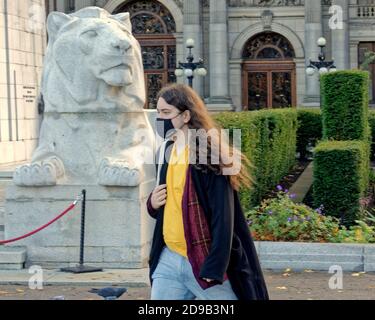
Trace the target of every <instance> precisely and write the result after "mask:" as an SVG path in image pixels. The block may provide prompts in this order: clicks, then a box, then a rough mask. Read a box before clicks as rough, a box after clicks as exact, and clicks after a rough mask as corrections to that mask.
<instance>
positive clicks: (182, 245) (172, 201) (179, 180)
mask: <svg viewBox="0 0 375 320" xmlns="http://www.w3.org/2000/svg"><path fill="white" fill-rule="evenodd" d="M188 160H189V147H188V145H186V146H185V149H184V150H183V151H180V154H179V155H177V153H176V146H175V145H173V148H172V152H171V156H170V160H169V163H168V170H167V178H166V184H167V201H166V203H165V207H164V222H163V236H164V241H165V243H166V245H167V247H168V248H169V249H171V250H172V251H175V252H177V253H179V254H180V255H182V256H185V257H187V247H186V239H185V234H184V226H183V221H182V194H183V192H184V187H185V179H186V171H187V169H188V166H189V161H188Z"/></svg>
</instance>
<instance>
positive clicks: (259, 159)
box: [214, 108, 298, 210]
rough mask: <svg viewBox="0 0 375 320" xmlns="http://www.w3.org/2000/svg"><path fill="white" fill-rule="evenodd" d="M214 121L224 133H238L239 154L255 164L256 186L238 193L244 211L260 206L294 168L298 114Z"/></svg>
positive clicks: (233, 115)
mask: <svg viewBox="0 0 375 320" xmlns="http://www.w3.org/2000/svg"><path fill="white" fill-rule="evenodd" d="M214 119H215V120H216V121H217V123H218V124H220V125H221V126H222V127H224V128H226V129H230V130H233V129H241V150H242V152H243V153H244V154H245V155H246V156H247V157H248V158H249V159H250V160H251V162H252V163H253V164H254V166H255V167H254V171H253V172H251V174H252V176H253V177H254V179H255V180H256V185H255V186H254V187H253V188H252V189H251V190H248V189H245V188H244V189H241V190H240V198H241V203H242V205H243V207H244V209H245V210H248V209H250V208H251V207H253V206H254V205H257V204H259V202H260V201H261V200H262V198H263V196H264V195H265V193H267V192H268V191H269V190H270V188H273V187H274V186H275V185H276V184H277V183H278V182H279V181H280V179H281V178H282V177H284V176H285V175H286V174H287V173H288V172H289V170H290V168H291V167H292V166H293V165H294V164H295V161H296V160H295V154H296V133H297V126H298V120H297V111H296V110H295V109H291V108H289V109H272V110H260V111H252V112H246V111H245V112H224V113H219V114H215V115H214Z"/></svg>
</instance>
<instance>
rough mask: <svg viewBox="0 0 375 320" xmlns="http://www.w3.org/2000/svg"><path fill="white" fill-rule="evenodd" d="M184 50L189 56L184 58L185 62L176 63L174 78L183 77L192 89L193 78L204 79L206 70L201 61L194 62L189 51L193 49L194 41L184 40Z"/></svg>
mask: <svg viewBox="0 0 375 320" xmlns="http://www.w3.org/2000/svg"><path fill="white" fill-rule="evenodd" d="M186 48H188V49H189V54H188V56H187V58H186V60H187V62H180V61H179V62H178V68H177V69H176V70H175V72H174V74H175V75H176V77H183V76H184V75H185V77H186V78H188V80H189V86H190V87H193V79H194V76H201V77H205V76H206V75H207V70H206V68H205V67H204V65H203V59H199V60H198V62H194V56H193V54H192V52H191V50H192V49H193V48H194V39H191V38H189V39H187V40H186Z"/></svg>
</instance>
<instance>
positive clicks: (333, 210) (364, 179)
mask: <svg viewBox="0 0 375 320" xmlns="http://www.w3.org/2000/svg"><path fill="white" fill-rule="evenodd" d="M368 146H369V145H368V143H367V142H366V141H324V142H321V143H319V144H318V146H317V147H316V148H315V151H314V152H315V156H314V169H313V171H314V183H313V195H314V206H320V205H324V208H325V210H326V212H327V214H329V215H332V216H335V217H337V218H340V219H341V222H342V223H343V224H344V225H352V224H354V222H355V220H357V219H358V215H359V210H360V203H359V199H360V198H361V197H362V196H363V195H364V192H365V191H366V189H367V186H368V183H369V174H370V172H369V166H368V164H369V161H368Z"/></svg>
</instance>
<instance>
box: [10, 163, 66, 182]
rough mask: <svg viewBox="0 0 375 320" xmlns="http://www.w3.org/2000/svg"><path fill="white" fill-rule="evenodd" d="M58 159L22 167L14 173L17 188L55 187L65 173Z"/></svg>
mask: <svg viewBox="0 0 375 320" xmlns="http://www.w3.org/2000/svg"><path fill="white" fill-rule="evenodd" d="M60 165H61V164H60V162H58V161H57V160H56V159H50V160H45V161H40V162H34V163H31V164H25V165H22V166H20V167H18V168H16V170H15V171H14V174H13V181H14V184H15V185H17V186H23V187H31V186H54V185H56V182H57V178H58V177H59V176H60V175H61V172H62V171H63V170H62V168H61V167H59V166H60Z"/></svg>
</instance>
